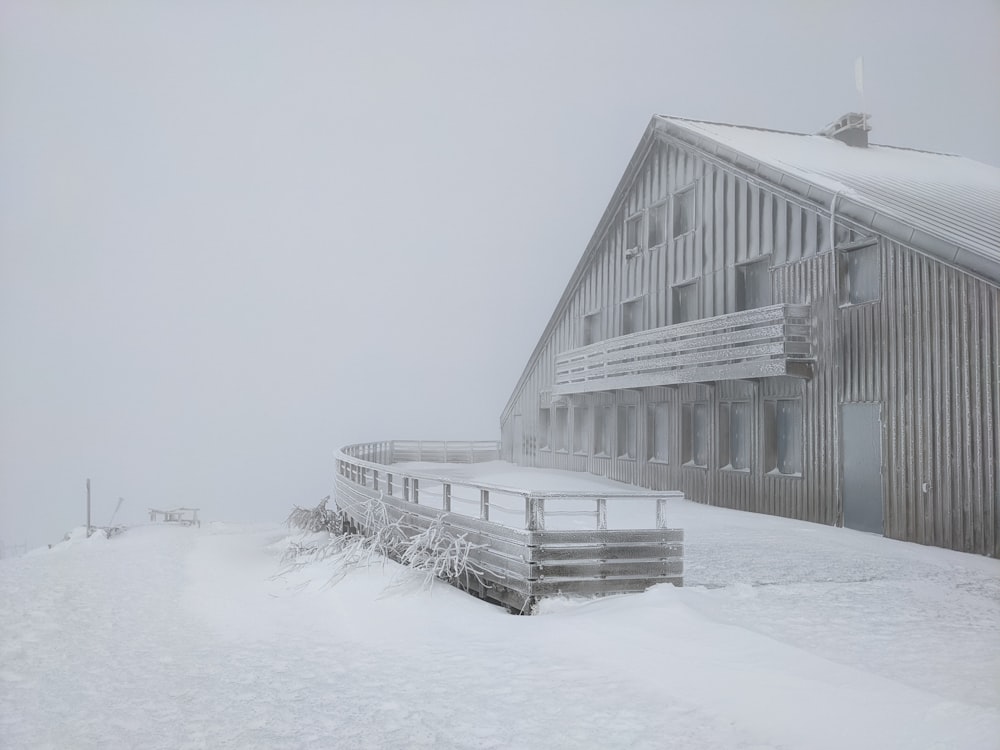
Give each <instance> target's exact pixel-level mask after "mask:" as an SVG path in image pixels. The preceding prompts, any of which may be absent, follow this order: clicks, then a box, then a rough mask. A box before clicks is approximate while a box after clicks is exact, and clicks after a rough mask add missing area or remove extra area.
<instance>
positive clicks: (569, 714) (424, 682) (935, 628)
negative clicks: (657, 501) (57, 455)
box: [0, 475, 1000, 750]
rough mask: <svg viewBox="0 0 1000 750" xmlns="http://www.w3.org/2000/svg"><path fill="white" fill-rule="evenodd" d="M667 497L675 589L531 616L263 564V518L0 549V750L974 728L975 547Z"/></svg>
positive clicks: (982, 740)
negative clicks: (683, 567)
mask: <svg viewBox="0 0 1000 750" xmlns="http://www.w3.org/2000/svg"><path fill="white" fill-rule="evenodd" d="M577 476H578V475H577ZM508 479H512V477H508ZM555 479H558V477H555ZM484 481H488V480H484ZM532 481H537V479H536V478H534V477H533V480H532ZM588 481H592V482H598V483H600V482H601V481H602V480H596V479H589V480H588ZM605 486H606V485H605ZM669 512H670V518H671V525H672V526H674V525H676V526H680V527H683V528H685V533H686V548H685V554H686V563H687V577H686V583H687V586H686V587H685V588H682V589H680V588H674V587H672V586H661V587H656V588H654V589H652V590H650V591H648V592H647V593H645V594H641V595H632V596H624V597H615V598H609V599H603V600H579V599H577V600H572V599H556V600H548V601H546V602H544V603H543V604H542V605H541V607H540V612H539V614H538V615H537V616H534V617H514V616H511V615H508V614H506V613H505V612H504V611H503V610H502V609H500V608H498V607H493V606H491V605H488V604H485V603H483V602H480V601H478V600H476V599H474V598H472V597H471V596H468V595H466V594H464V593H462V592H459V591H457V590H455V589H453V588H451V587H448V586H445V585H435V586H434V587H432V588H431V590H430V591H421V590H420V589H419V586H418V585H417V582H416V579H414V585H413V586H411V587H409V588H407V587H405V586H403V587H401V586H398V585H395V586H393V587H392V588H387V586H388V585H389V584H390V583H397V584H398V581H399V580H400V577H399V576H400V571H399V568H398V566H396V565H395V564H393V563H386V564H385V566H374V567H371V568H368V569H364V570H356V571H354V572H353V573H351V574H350V575H348V576H347V577H346V578H344V579H343V580H341V581H340V582H339V583H337V584H336V585H335V586H325V585H324V584H325V582H326V580H327V579H328V577H329V570H330V568H329V562H328V561H326V562H317V563H312V564H310V565H307V566H305V567H302V568H300V569H297V570H294V571H292V572H289V573H287V574H286V575H284V576H282V577H277V578H275V577H274V574H275V573H276V572H277V571H278V569H279V565H280V564H279V558H280V555H281V552H282V551H283V549H284V548H285V546H286V543H287V541H288V539H287V536H288V532H287V530H285V529H283V528H281V527H252V526H242V525H227V524H207V525H206V526H205V527H203V528H202V529H200V530H199V529H185V528H171V527H139V528H133V529H130V530H129V531H128V532H126V533H125V534H124V535H123V536H121V537H117V538H115V539H111V540H103V539H90V540H79V539H77V540H75V541H71V542H68V543H64V544H61V545H57V547H56V548H55V549H53V550H49V551H44V552H41V553H39V554H35V555H32V556H29V557H25V558H21V559H17V560H11V561H4V562H3V563H0V595H2V599H0V601H3V602H4V607H3V608H0V747H4V748H69V747H73V748H98V747H100V748H117V747H122V748H127V747H143V748H305V747H310V748H315V747H319V748H576V747H595V748H596V747H600V748H693V749H695V750H699V749H701V748H755V749H761V748H844V747H852V748H880V749H882V748H907V750H911V749H913V748H935V747H940V748H996V747H997V738H998V737H1000V679H998V675H1000V648H998V646H1000V642H998V639H1000V635H998V634H1000V561H997V560H989V559H986V558H980V557H974V556H970V555H963V554H959V553H952V552H949V551H946V550H940V549H933V548H926V547H919V546H916V545H911V544H904V543H897V542H892V541H890V540H885V539H881V538H879V537H875V536H871V535H866V534H859V533H855V532H851V531H845V530H842V529H830V528H826V527H820V526H815V525H812V524H805V523H799V522H795V521H788V520H785V519H778V518H771V517H767V516H758V515H753V514H747V513H739V512H735V511H726V510H721V509H717V508H708V507H705V506H701V505H697V504H695V503H690V502H686V501H677V502H671V503H670V505H669ZM403 580H405V578H404V579H403Z"/></svg>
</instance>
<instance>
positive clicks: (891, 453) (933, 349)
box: [839, 240, 1000, 557]
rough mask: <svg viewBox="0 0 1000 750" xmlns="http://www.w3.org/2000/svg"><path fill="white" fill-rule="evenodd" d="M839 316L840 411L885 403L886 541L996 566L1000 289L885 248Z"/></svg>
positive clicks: (999, 553) (885, 244) (889, 245)
mask: <svg viewBox="0 0 1000 750" xmlns="http://www.w3.org/2000/svg"><path fill="white" fill-rule="evenodd" d="M880 273H881V281H882V285H881V286H882V294H881V299H880V300H878V301H876V302H872V303H870V304H865V305H855V306H851V307H845V308H842V309H841V310H840V321H839V329H840V330H839V341H840V346H839V349H840V351H841V352H842V354H841V357H842V362H843V366H842V369H841V372H840V390H841V393H842V397H843V400H844V401H845V402H858V401H872V402H882V404H883V432H884V441H883V454H884V455H883V461H884V464H885V469H886V472H885V476H884V481H885V497H886V502H885V534H886V536H890V537H893V538H896V539H904V540H911V541H917V542H922V543H924V544H934V545H938V546H941V547H950V548H952V549H958V550H965V551H969V552H976V553H979V554H985V555H992V556H994V557H1000V542H998V539H1000V527H998V522H1000V521H998V508H1000V476H998V466H1000V444H998V443H1000V441H998V439H997V437H998V436H997V425H998V424H1000V344H998V339H1000V291H998V290H997V289H996V287H993V286H991V285H990V284H988V283H986V282H984V281H980V280H978V279H975V278H972V277H971V276H969V275H968V274H965V273H962V272H961V271H957V270H955V269H953V268H949V267H947V266H945V265H943V264H942V263H939V262H938V261H935V260H932V259H930V258H927V257H926V256H922V255H920V254H918V253H916V252H914V251H913V250H910V249H908V248H906V247H904V246H902V245H899V244H897V243H895V242H890V241H887V240H883V241H882V242H881V244H880Z"/></svg>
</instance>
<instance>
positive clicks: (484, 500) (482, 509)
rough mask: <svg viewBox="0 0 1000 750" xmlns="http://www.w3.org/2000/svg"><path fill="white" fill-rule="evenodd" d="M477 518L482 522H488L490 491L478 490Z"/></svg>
mask: <svg viewBox="0 0 1000 750" xmlns="http://www.w3.org/2000/svg"><path fill="white" fill-rule="evenodd" d="M479 517H480V518H481V519H482V520H484V521H489V520H490V491H489V490H479Z"/></svg>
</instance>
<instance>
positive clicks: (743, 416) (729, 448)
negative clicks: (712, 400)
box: [719, 401, 752, 471]
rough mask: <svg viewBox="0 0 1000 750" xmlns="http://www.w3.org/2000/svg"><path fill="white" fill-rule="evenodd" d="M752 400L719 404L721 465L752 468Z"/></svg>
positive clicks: (739, 469)
mask: <svg viewBox="0 0 1000 750" xmlns="http://www.w3.org/2000/svg"><path fill="white" fill-rule="evenodd" d="M751 418H752V417H751V411H750V402H749V401H733V402H723V403H721V404H719V466H720V467H721V468H723V469H733V470H734V471H749V470H750V435H751V429H750V420H751Z"/></svg>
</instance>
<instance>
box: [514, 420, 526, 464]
mask: <svg viewBox="0 0 1000 750" xmlns="http://www.w3.org/2000/svg"><path fill="white" fill-rule="evenodd" d="M511 447H512V448H513V457H514V463H516V464H523V463H524V421H523V419H522V418H521V415H520V414H515V415H514V445H513V446H511Z"/></svg>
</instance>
